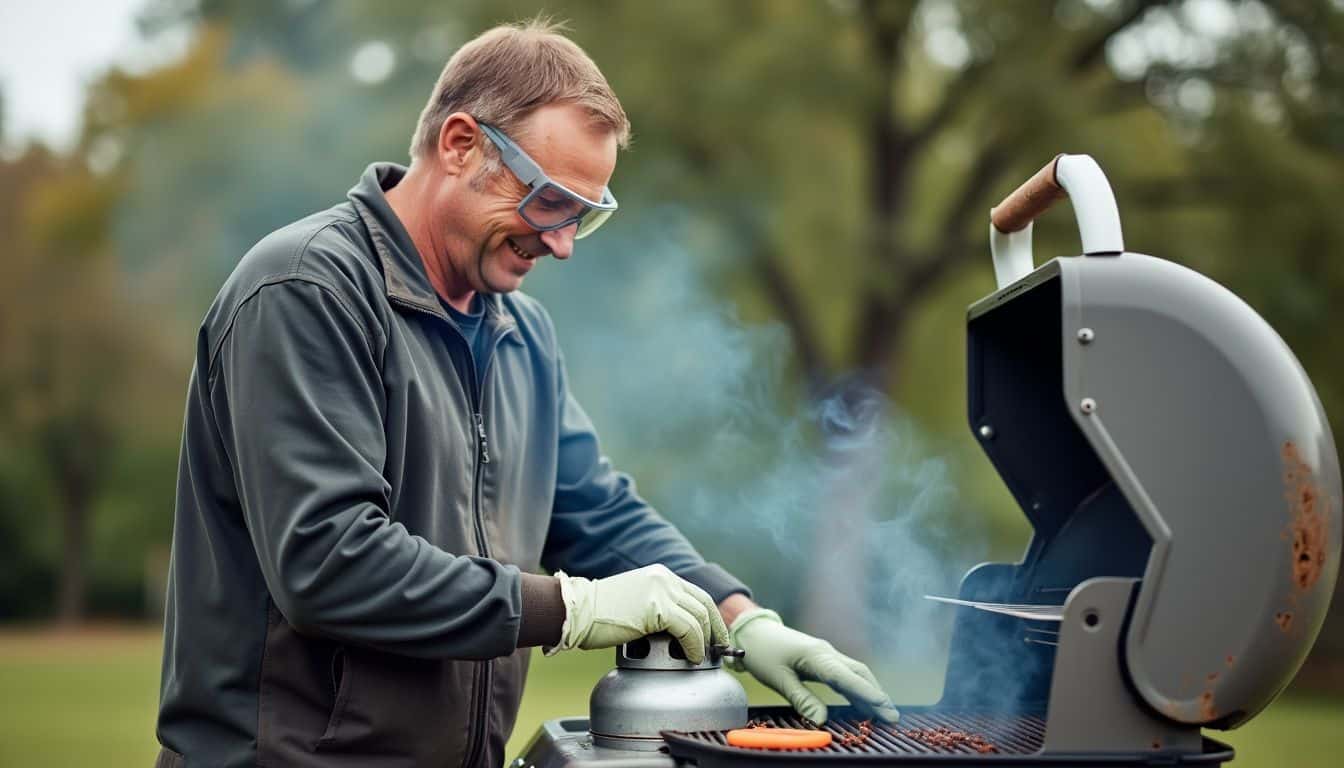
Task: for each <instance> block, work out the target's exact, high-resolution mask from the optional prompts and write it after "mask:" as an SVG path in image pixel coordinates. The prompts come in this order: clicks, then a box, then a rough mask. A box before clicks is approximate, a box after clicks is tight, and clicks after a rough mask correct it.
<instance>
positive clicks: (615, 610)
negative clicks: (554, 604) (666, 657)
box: [546, 564, 728, 664]
mask: <svg viewBox="0 0 1344 768" xmlns="http://www.w3.org/2000/svg"><path fill="white" fill-rule="evenodd" d="M555 575H556V577H557V578H559V579H560V597H561V598H562V599H563V600H564V601H565V624H564V627H563V628H562V629H561V631H560V644H559V645H557V646H555V647H554V648H550V649H547V651H546V653H547V654H548V655H549V654H552V653H555V652H557V651H565V650H569V649H571V648H582V649H584V650H587V651H590V650H593V649H594V648H611V647H614V646H617V645H620V644H622V643H628V642H630V641H631V640H636V639H638V638H641V637H644V636H645V635H652V634H654V633H655V632H667V633H669V634H671V635H672V636H673V637H675V638H676V639H677V642H679V643H680V644H681V647H682V649H683V650H685V651H686V659H687V660H688V661H690V662H691V663H692V664H699V663H700V662H702V661H704V660H705V653H706V652H707V651H708V648H709V646H710V645H711V644H715V643H726V642H728V627H727V626H726V625H725V624H724V623H723V617H722V616H720V615H719V609H718V606H716V605H714V600H713V599H712V598H711V597H710V596H709V594H708V593H706V592H705V591H704V590H703V589H701V588H699V587H697V586H695V585H694V584H692V583H690V582H689V581H686V580H685V579H683V578H681V577H680V576H678V575H676V574H675V573H673V572H672V571H670V570H668V569H667V567H666V566H664V565H659V564H655V565H646V566H644V567H643V568H638V569H636V570H633V571H626V572H625V573H620V574H617V575H615V576H610V577H608V578H605V579H596V580H592V579H582V578H579V577H577V576H569V575H567V574H566V573H565V572H564V571H557V572H556V574H555Z"/></svg>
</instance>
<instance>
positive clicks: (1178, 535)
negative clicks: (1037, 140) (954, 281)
mask: <svg viewBox="0 0 1344 768" xmlns="http://www.w3.org/2000/svg"><path fill="white" fill-rule="evenodd" d="M1056 164H1057V166H1058V174H1057V176H1058V178H1057V179H1050V180H1049V181H1050V183H1052V184H1056V183H1057V186H1056V189H1057V190H1058V188H1059V187H1058V185H1062V186H1063V188H1065V189H1066V190H1067V193H1068V194H1069V195H1070V196H1072V197H1073V198H1074V201H1075V212H1076V213H1077V214H1078V220H1079V226H1080V230H1082V239H1083V243H1084V250H1085V251H1086V252H1088V253H1091V254H1095V255H1088V256H1080V257H1068V258H1057V259H1053V260H1051V261H1049V262H1047V263H1046V264H1043V265H1042V266H1041V267H1039V268H1037V269H1035V270H1034V271H1030V272H1029V273H1027V274H1023V270H1024V268H1025V269H1026V270H1030V267H1031V255H1030V253H1031V239H1030V225H1029V221H1030V216H1034V215H1035V213H1039V212H1040V211H1039V205H1038V209H1037V210H1035V211H1034V212H1033V213H1031V214H1030V215H1029V216H1027V217H1026V218H1025V222H1026V223H1025V224H1024V223H1023V221H1022V217H1021V216H1019V217H1018V221H1017V225H1018V226H1022V227H1023V228H1022V229H1019V230H1018V231H1015V232H1012V233H1009V234H1005V233H1004V232H1001V231H999V230H998V229H997V228H994V227H991V244H992V245H993V249H994V252H995V253H994V255H995V261H996V268H997V270H998V274H999V278H1000V289H999V290H998V291H997V292H995V293H994V294H992V295H991V296H989V297H986V298H985V299H983V300H981V301H980V302H977V303H976V304H975V305H972V307H971V308H970V311H969V318H968V345H969V361H968V368H969V391H968V396H969V406H970V408H969V410H970V418H971V427H972V430H973V431H974V432H975V434H976V435H977V436H978V437H979V439H980V441H981V444H982V446H983V447H984V449H985V451H986V453H987V454H988V455H989V458H990V460H991V461H992V462H993V463H994V466H995V468H996V469H997V470H998V471H999V473H1000V475H1001V476H1002V478H1003V480H1004V483H1005V484H1006V485H1007V486H1008V488H1009V489H1010V490H1011V491H1012V493H1013V495H1014V497H1015V498H1016V500H1017V501H1018V503H1019V504H1020V505H1021V507H1022V509H1023V511H1024V513H1025V514H1026V516H1027V517H1028V519H1029V520H1030V521H1031V524H1032V526H1033V528H1034V529H1035V536H1034V539H1033V542H1032V545H1031V548H1030V550H1029V552H1028V555H1027V558H1026V559H1025V562H1024V563H1023V572H1024V574H1025V576H1024V577H1023V579H1024V583H1022V584H1019V585H1018V587H1017V589H1016V591H1017V593H1018V594H1017V595H1016V597H1017V598H1018V600H1017V601H1020V602H1047V600H1046V599H1044V598H1046V597H1047V596H1048V595H1049V594H1051V592H1050V591H1051V590H1053V591H1054V594H1055V595H1056V597H1055V598H1054V599H1053V600H1049V602H1055V603H1058V602H1059V600H1058V598H1059V597H1062V596H1063V595H1065V594H1068V591H1069V589H1070V588H1072V587H1073V586H1076V585H1077V584H1079V583H1080V582H1081V581H1083V580H1084V579H1086V578H1090V577H1093V576H1114V577H1141V579H1142V582H1141V584H1140V586H1139V589H1138V593H1137V597H1136V599H1135V601H1134V604H1133V607H1132V609H1131V611H1130V616H1129V624H1128V630H1127V633H1126V636H1125V638H1124V647H1123V648H1122V649H1121V652H1122V653H1123V654H1124V661H1125V669H1126V671H1127V674H1128V675H1129V677H1130V681H1131V683H1132V685H1133V687H1134V688H1135V689H1136V690H1137V691H1138V693H1139V694H1140V696H1141V697H1142V698H1143V700H1144V701H1145V702H1146V703H1147V704H1148V706H1150V707H1151V708H1152V709H1153V710H1154V711H1155V712H1157V713H1160V714H1161V715H1163V716H1164V717H1167V718H1169V719H1171V720H1175V721H1178V722H1183V723H1190V724H1208V725H1213V726H1217V727H1234V726H1236V725H1239V724H1241V723H1242V722H1245V721H1246V720H1247V719H1249V718H1250V717H1251V716H1253V715H1254V714H1256V713H1257V712H1259V711H1260V710H1261V709H1263V708H1264V707H1265V706H1266V705H1268V703H1269V702H1270V701H1272V700H1273V698H1274V696H1275V695H1277V693H1278V692H1279V691H1280V690H1282V688H1283V687H1284V686H1285V685H1286V684H1287V683H1288V681H1289V680H1291V678H1292V676H1293V674H1294V673H1295V672H1296V671H1297V669H1298V668H1299V667H1300V665H1301V663H1302V661H1303V659H1304V658H1305V657H1306V654H1307V652H1308V650H1309V649H1310V648H1311V645H1312V644H1313V642H1314V641H1315V638H1316V636H1317V634H1318V632H1319V630H1320V627H1321V624H1322V622H1323V621H1324V618H1325V613H1326V609H1327V607H1328V604H1329V601H1330V598H1331V595H1332V593H1333V591H1334V585H1335V581H1336V579H1337V576H1338V570H1339V558H1340V550H1341V535H1342V533H1341V530H1342V528H1344V526H1342V525H1341V509H1340V507H1341V499H1340V496H1341V480H1340V470H1339V462H1338V454H1337V451H1336V447H1335V443H1334V439H1333V436H1332V435H1331V432H1330V427H1329V423H1328V421H1327V420H1326V416H1325V413H1324V411H1323V409H1322V407H1321V404H1320V401H1319V398H1318V397H1317V396H1316V392H1315V390H1314V389H1313V387H1312V385H1311V382H1310V380H1309V379H1308V377H1307V375H1306V373H1305V372H1304V371H1303V369H1302V367H1301V365H1300V364H1299V363H1298V361H1297V359H1296V358H1295V357H1294V356H1293V354H1292V352H1291V351H1290V350H1289V349H1288V346H1287V345H1286V344H1285V343H1284V342H1283V340H1282V339H1281V338H1280V337H1279V336H1278V334H1276V333H1275V332H1274V330H1273V329H1272V328H1271V327H1270V326H1269V325H1268V324H1267V323H1266V322H1265V321H1264V320H1263V319H1262V318H1261V317H1260V316H1259V315H1258V314H1256V312H1255V311H1254V310H1253V309H1252V308H1251V307H1250V306H1248V305H1247V304H1246V303H1245V302H1243V301H1242V300H1241V299H1239V298H1237V297H1236V296H1235V295H1233V294H1232V293H1231V292H1230V291H1228V290H1227V289H1225V288H1223V287H1222V286H1220V285H1218V284H1217V283H1215V282H1214V281H1212V280H1210V279H1208V278H1206V277H1204V276H1203V275H1200V274H1198V273H1196V272H1195V271H1193V270H1191V269H1188V268H1186V267H1183V266H1180V265H1178V264H1175V263H1172V262H1169V261H1164V260H1162V259H1158V258H1154V257H1151V256H1145V255H1141V254H1136V253H1129V252H1117V251H1122V249H1123V244H1122V243H1121V240H1120V232H1119V217H1118V214H1117V213H1116V212H1115V203H1114V197H1113V196H1112V195H1111V193H1110V187H1109V185H1108V184H1107V183H1106V180H1105V176H1104V175H1102V174H1101V171H1100V169H1099V168H1097V167H1096V164H1095V163H1094V162H1092V160H1091V158H1088V157H1086V156H1061V157H1060V158H1058V159H1057V163H1056ZM1044 170H1049V167H1047V169H1044ZM1043 172H1044V171H1043ZM1101 187H1104V189H1101ZM1024 188H1025V187H1024ZM1028 197H1031V199H1033V200H1036V201H1039V200H1041V199H1044V198H1043V197H1042V196H1041V195H1040V194H1035V195H1034V196H1032V195H1028ZM996 210H998V209H996ZM1089 244H1090V245H1089ZM1249 257H1253V256H1248V258H1249ZM1028 598H1030V599H1028Z"/></svg>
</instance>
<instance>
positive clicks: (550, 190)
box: [476, 120, 616, 240]
mask: <svg viewBox="0 0 1344 768" xmlns="http://www.w3.org/2000/svg"><path fill="white" fill-rule="evenodd" d="M476 124H477V125H479V126H481V130H482V131H483V132H484V133H485V135H486V137H488V138H489V139H490V141H491V142H492V143H493V144H494V145H495V146H496V147H497V148H498V149H499V154H500V158H501V159H503V161H504V165H505V167H507V168H508V169H509V170H510V171H512V172H513V175H514V176H517V177H518V180H519V181H521V182H523V183H524V184H526V185H527V186H528V187H530V188H531V189H530V191H529V192H528V193H527V197H524V198H523V201H522V202H521V203H518V214H519V215H520V216H522V217H523V221H526V222H527V225H528V226H529V227H532V228H533V229H535V230H537V231H538V232H548V231H550V230H553V229H563V228H565V227H568V226H569V225H571V224H575V223H577V224H578V225H579V228H578V230H576V231H575V233H574V239H575V240H582V239H583V238H585V237H587V236H589V235H591V234H593V232H594V231H596V230H597V228H598V227H600V226H602V225H603V224H604V223H605V222H606V220H607V219H609V218H611V214H612V213H614V212H615V211H616V198H614V197H612V196H611V190H610V189H607V188H606V187H603V188H602V199H601V200H597V201H595V200H589V199H588V198H586V197H584V196H583V195H580V194H579V193H577V192H574V191H573V190H571V189H568V188H566V187H565V185H563V184H560V183H559V182H556V181H553V180H552V179H551V177H549V176H547V175H546V173H545V171H542V170H541V166H539V165H537V163H536V161H535V160H533V159H532V158H530V157H528V156H527V153H526V152H524V151H523V149H522V147H519V146H518V145H517V144H514V143H513V140H512V139H510V138H509V137H508V136H505V135H504V134H503V133H502V132H500V131H499V129H497V128H495V127H494V126H491V125H487V124H486V123H482V122H480V121H479V120H478V121H476Z"/></svg>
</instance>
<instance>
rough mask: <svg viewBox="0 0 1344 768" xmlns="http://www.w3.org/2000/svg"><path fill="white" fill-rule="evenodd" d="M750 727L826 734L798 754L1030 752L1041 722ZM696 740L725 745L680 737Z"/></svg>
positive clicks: (941, 715)
mask: <svg viewBox="0 0 1344 768" xmlns="http://www.w3.org/2000/svg"><path fill="white" fill-rule="evenodd" d="M748 727H751V728H803V729H813V728H821V729H823V730H826V731H830V733H831V736H832V737H833V740H832V741H831V744H830V746H827V747H819V748H815V749H806V750H798V751H799V752H810V753H816V754H877V755H883V754H885V755H899V754H964V755H982V754H990V753H998V754H1018V755H1024V754H1035V753H1036V752H1038V751H1040V748H1041V744H1042V742H1043V741H1044V739H1045V722H1044V721H1043V720H1041V719H1040V718H1038V717H1031V716H1025V717H1019V716H1008V715H1001V714H985V713H975V712H920V713H903V715H902V717H901V721H900V722H899V723H897V724H894V725H889V724H886V723H881V722H875V721H871V720H863V719H858V718H852V717H837V718H832V719H831V720H828V721H827V722H826V723H825V724H824V725H821V726H818V725H817V724H816V723H813V722H812V721H810V720H807V719H805V718H802V717H799V716H798V715H796V714H788V715H766V716H758V717H756V718H753V719H752V721H751V722H750V723H749V724H748ZM685 735H686V736H687V737H690V738H692V739H695V740H698V741H705V742H709V743H713V744H719V745H726V744H727V740H726V738H725V736H724V733H723V732H722V731H702V732H699V733H688V734H685Z"/></svg>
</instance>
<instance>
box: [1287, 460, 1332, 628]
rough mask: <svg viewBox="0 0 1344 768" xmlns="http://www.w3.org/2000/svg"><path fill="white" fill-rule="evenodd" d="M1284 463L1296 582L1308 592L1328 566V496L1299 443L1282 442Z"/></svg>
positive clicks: (1301, 588) (1302, 590) (1298, 586)
mask: <svg viewBox="0 0 1344 768" xmlns="http://www.w3.org/2000/svg"><path fill="white" fill-rule="evenodd" d="M1283 463H1284V470H1283V483H1284V487H1285V489H1286V491H1287V492H1286V494H1285V495H1286V497H1287V500H1288V514H1289V523H1288V532H1289V534H1290V539H1291V541H1292V548H1293V586H1295V587H1296V588H1297V589H1298V591H1300V592H1305V591H1307V590H1308V589H1311V588H1312V587H1314V586H1316V582H1317V581H1319V580H1320V578H1321V573H1322V572H1323V571H1324V570H1325V552H1326V541H1327V539H1328V538H1329V535H1328V531H1327V525H1326V519H1327V510H1326V509H1325V507H1326V506H1327V505H1328V504H1329V500H1328V499H1326V498H1323V497H1322V495H1321V493H1320V490H1319V489H1318V488H1317V487H1316V482H1315V479H1314V477H1313V475H1312V471H1311V467H1309V466H1308V465H1307V464H1306V462H1304V461H1302V456H1301V454H1300V453H1298V450H1297V445H1296V444H1294V443H1293V442H1292V441H1288V442H1285V443H1284V444H1283ZM1291 620H1292V618H1291V616H1290V617H1289V621H1290V622H1291ZM1280 626H1282V623H1280ZM1285 629H1286V628H1285Z"/></svg>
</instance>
